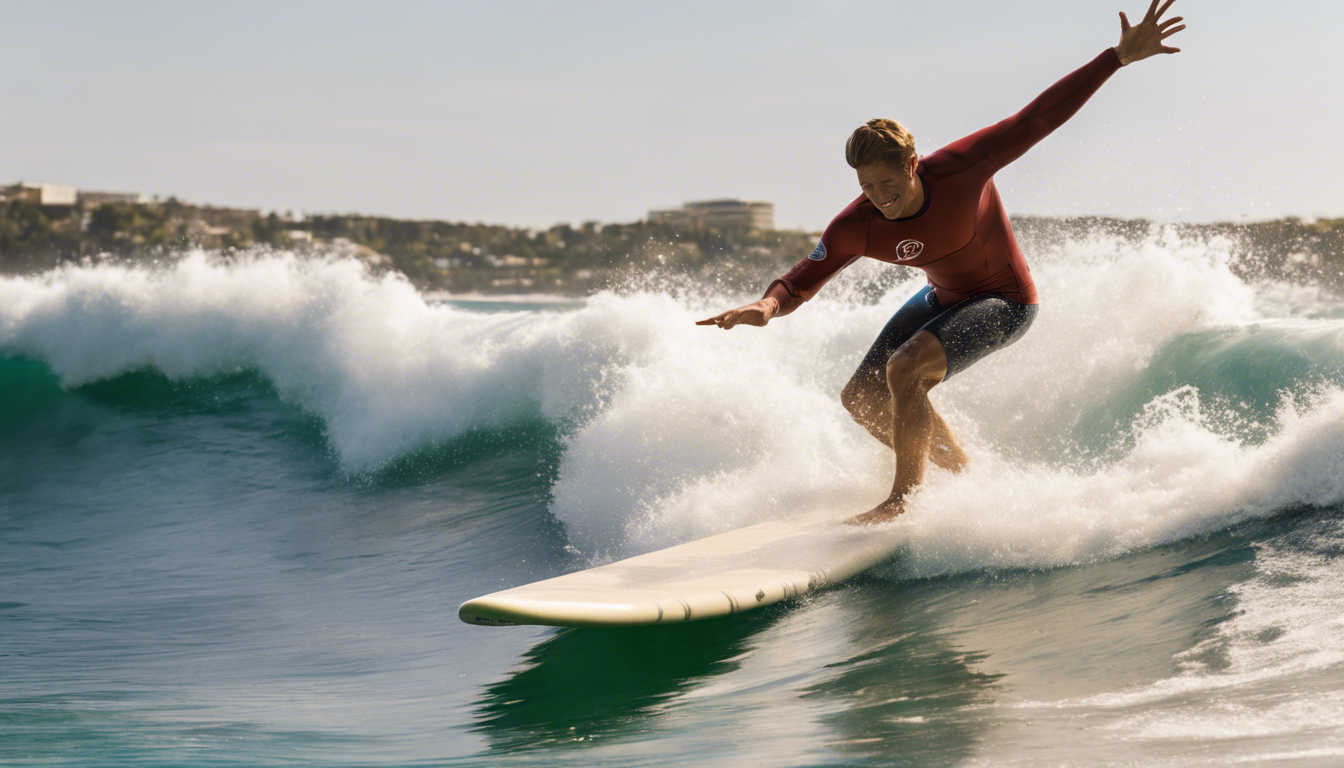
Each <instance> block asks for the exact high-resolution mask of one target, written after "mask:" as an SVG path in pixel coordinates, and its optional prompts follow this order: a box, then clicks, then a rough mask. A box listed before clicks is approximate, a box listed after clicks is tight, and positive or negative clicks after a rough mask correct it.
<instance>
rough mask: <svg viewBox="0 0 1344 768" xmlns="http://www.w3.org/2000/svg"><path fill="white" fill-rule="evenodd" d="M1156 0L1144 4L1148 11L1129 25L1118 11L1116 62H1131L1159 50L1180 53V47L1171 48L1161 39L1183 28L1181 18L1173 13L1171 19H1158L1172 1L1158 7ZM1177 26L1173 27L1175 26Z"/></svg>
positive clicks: (1153, 54)
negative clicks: (1134, 23) (1150, 3)
mask: <svg viewBox="0 0 1344 768" xmlns="http://www.w3.org/2000/svg"><path fill="white" fill-rule="evenodd" d="M1158 2H1159V0H1153V4H1152V5H1150V6H1148V13H1147V14H1145V15H1144V17H1143V21H1140V22H1139V23H1138V24H1136V25H1134V26H1132V27H1131V26H1130V25H1129V19H1128V18H1127V17H1126V16H1125V13H1124V11H1121V12H1120V44H1119V45H1117V46H1115V55H1116V58H1118V59H1120V63H1121V64H1122V65H1124V64H1132V63H1134V62H1136V61H1141V60H1143V59H1146V58H1148V57H1149V56H1156V55H1157V54H1159V53H1180V52H1181V49H1180V48H1171V47H1169V46H1166V45H1163V44H1162V41H1163V40H1165V39H1167V38H1168V37H1171V36H1172V35H1174V34H1176V33H1177V32H1180V31H1181V30H1182V29H1185V25H1184V24H1181V21H1183V19H1182V18H1181V17H1180V16H1177V17H1175V18H1172V19H1167V20H1166V21H1163V20H1162V14H1164V13H1166V12H1167V9H1168V8H1170V7H1171V4H1172V3H1174V2H1176V0H1167V1H1166V2H1165V3H1162V7H1161V8H1158V7H1157V4H1158ZM1178 24H1179V25H1180V26H1176V25H1178Z"/></svg>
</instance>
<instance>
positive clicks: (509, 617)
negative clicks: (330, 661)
mask: <svg viewBox="0 0 1344 768" xmlns="http://www.w3.org/2000/svg"><path fill="white" fill-rule="evenodd" d="M832 515H833V513H830V514H827V515H825V516H821V515H805V516H801V517H796V518H790V519H787V520H778V521H770V522H764V523H759V524H757V525H752V526H748V527H745V528H739V529H737V530H733V531H728V532H726V533H720V534H718V535H716V536H710V537H708V538H704V539H699V540H696V541H692V542H689V543H686V544H681V545H678V546H675V547H669V548H668V549H661V550H658V551H656V552H650V553H648V554H644V555H639V556H637V557H632V558H629V559H627V560H621V561H618V562H614V563H609V564H607V565H602V566H598V567H596V568H590V569H588V570H584V571H577V572H574V573H569V574H565V575H563V576H557V577H555V578H553V579H546V580H545V581H538V582H535V583H532V584H526V585H523V586H520V587H514V588H512V589H506V590H504V591H502V592H495V593H493V594H489V595H485V596H483V597H478V598H475V599H473V600H468V601H467V602H465V603H463V604H462V606H461V607H460V608H459V609H458V612H457V615H458V617H459V618H461V619H462V621H465V622H466V623H468V624H478V625H482V626H492V627H499V626H509V625H515V624H540V625H546V626H556V627H596V626H636V625H648V624H673V623H678V622H684V621H696V620H699V619H709V618H713V617H716V616H727V615H730V614H734V613H741V612H743V611H749V610H752V609H755V608H761V607H764V606H767V605H772V604H774V603H777V602H779V601H781V600H787V599H789V598H793V597H797V596H799V595H803V594H806V593H808V592H812V591H815V590H818V589H822V588H823V587H826V586H829V585H832V584H838V583H840V582H843V581H845V580H847V579H849V578H851V577H853V576H855V575H857V574H859V573H861V572H863V571H865V570H868V569H869V568H872V567H873V566H875V565H878V564H879V563H881V562H883V561H884V560H887V559H889V558H890V557H892V556H893V555H895V554H896V552H897V551H898V550H899V548H900V546H901V543H902V542H903V541H904V536H903V535H902V534H901V532H900V528H901V526H892V525H881V526H853V525H845V524H844V523H842V522H840V521H839V520H837V519H835V518H834V517H833V516H832Z"/></svg>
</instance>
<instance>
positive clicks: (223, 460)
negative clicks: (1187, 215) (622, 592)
mask: <svg viewBox="0 0 1344 768" xmlns="http://www.w3.org/2000/svg"><path fill="white" fill-rule="evenodd" d="M1024 245H1025V246H1027V252H1028V253H1029V254H1031V256H1032V264H1033V269H1034V273H1035V275H1036V277H1037V280H1038V283H1039V286H1040V289H1041V294H1042V297H1043V306H1042V310H1041V312H1040V315H1039V316H1038V318H1037V320H1036V324H1035V326H1034V327H1033V328H1032V330H1031V331H1030V333H1028V334H1027V335H1026V336H1025V337H1024V338H1023V340H1022V341H1021V342H1019V343H1018V344H1017V345H1015V346H1013V347H1011V348H1009V349H1007V350H1005V351H1003V352H1001V353H999V354H996V355H994V356H991V357H990V358H987V359H986V360H985V361H983V362H982V363H980V364H978V365H976V366H975V367H973V368H971V369H970V370H968V371H966V372H965V373H964V374H962V375H960V376H958V377H956V378H955V379H953V380H951V381H949V382H948V383H947V384H946V385H945V386H941V387H939V388H937V389H936V390H935V391H934V394H933V399H934V401H935V403H936V405H937V406H938V407H939V408H940V410H941V411H942V412H943V413H944V415H945V416H946V418H947V420H948V421H949V423H950V424H951V425H952V426H953V428H954V429H955V430H957V431H958V433H959V434H960V435H961V437H962V440H963V443H964V444H965V445H966V447H967V450H968V452H969V453H970V455H971V458H972V465H971V467H970V468H969V470H968V471H966V472H965V473H963V474H960V475H952V474H948V473H945V472H942V471H940V470H936V469H933V470H931V471H930V473H929V477H928V481H927V483H926V485H925V487H924V488H923V489H922V490H921V492H920V493H919V494H918V496H917V497H916V498H915V500H914V502H913V504H912V507H911V510H910V511H909V513H908V514H907V515H905V516H904V517H903V518H902V519H900V520H899V521H898V522H897V523H895V524H894V525H897V526H900V527H901V528H902V530H903V532H904V534H905V541H906V543H905V545H904V547H903V548H902V549H901V551H899V552H898V553H896V555H895V556H894V557H893V558H892V560H891V561H890V562H888V563H886V564H884V565H883V566H880V567H879V568H877V569H876V570H874V571H873V572H871V573H869V574H866V575H865V576H863V577H861V578H858V579H855V580H853V581H851V582H849V583H847V584H844V585H841V586H839V587H837V588H833V589H830V590H828V591H824V592H821V593H817V594H813V595H810V596H807V597H805V598H802V599H798V600H794V601H791V602H787V603H784V604H780V605H776V606H773V607H770V608H766V609H762V610H760V611H756V612H752V613H747V614H742V615H738V616H733V617H729V618H724V619H718V620H712V621H705V622H700V623H692V624H687V625H681V626H669V627H654V628H636V629H623V630H597V629H586V630H574V629H550V628H540V627H510V628H483V627H473V626H468V625H466V624H463V623H461V622H459V620H458V619H457V615H456V611H457V606H458V605H459V604H460V603H461V602H463V601H464V600H466V599H468V598H471V597H475V596H477V595H481V594H484V593H488V592H492V591H495V590H499V589H503V588H506V587H510V586H515V585H518V584H522V583H526V582H530V581H535V580H538V579H543V578H548V577H551V576H555V575H558V574H562V573H566V572H569V571H573V570H577V569H580V568H585V567H589V566H591V565H594V564H599V563H603V562H609V561H611V560H613V559H617V558H620V557H625V556H630V555H634V554H638V553H641V552H646V551H650V550H653V549H656V548H659V547H663V546H668V545H671V544H675V543H679V542H684V541H689V540H692V539H695V538H699V537H702V536H706V535H709V534H713V533H716V532H719V531H723V530H727V529H730V528H734V527H739V526H743V525H747V524H751V523H753V522H757V521H760V520H765V519H770V518H778V517H784V516H788V515H790V514H795V513H799V512H805V511H810V510H816V509H819V508H826V509H833V510H834V512H835V514H836V515H837V516H841V515H849V514H853V513H856V512H859V511H863V510H865V509H868V508H870V507H871V506H872V505H873V504H875V503H876V502H877V501H879V500H880V499H882V498H884V497H885V493H886V490H887V489H888V488H889V487H890V481H891V471H892V459H891V455H890V452H889V450H888V449H886V448H885V447H884V446H882V445H880V444H879V443H878V442H877V441H875V440H873V439H872V438H871V437H870V436H869V435H868V434H867V433H866V432H864V431H863V430H862V429H860V428H859V427H858V426H857V425H855V424H854V423H853V422H852V421H851V420H850V419H849V417H848V415H847V414H846V413H845V411H844V410H843V409H842V407H841V405H840V402H839V398H838V392H839V390H840V388H841V387H842V386H843V384H844V383H845V381H846V380H847V379H848V377H849V375H850V373H851V372H852V370H853V368H854V366H855V365H857V363H858V361H859V359H860V358H861V357H862V355H863V353H864V352H865V351H866V349H867V347H868V344H869V343H870V342H871V341H872V338H873V337H874V336H875V335H876V333H877V332H878V330H879V329H880V328H881V327H882V326H883V324H884V323H885V321H886V319H887V317H888V316H889V315H890V313H891V312H892V311H893V310H894V309H895V307H897V306H899V304H900V303H901V302H902V301H903V300H904V298H905V297H906V296H907V295H908V294H909V293H911V292H912V291H914V290H915V289H916V288H917V287H918V286H919V284H920V279H919V277H918V276H917V275H915V274H913V273H908V274H907V273H902V274H901V275H900V276H898V277H895V278H893V277H892V275H893V273H891V272H890V270H891V269H892V268H890V267H884V266H881V265H876V264H862V265H856V266H855V267H853V268H851V269H850V270H848V271H847V272H846V273H845V274H843V275H842V276H841V277H840V278H838V279H837V280H836V281H834V282H833V283H832V284H831V285H829V286H828V287H827V289H826V290H825V291H824V292H823V293H822V295H821V296H819V297H818V298H817V299H815V300H814V301H812V302H810V303H809V304H807V305H806V306H804V307H803V308H802V309H800V310H799V311H798V312H796V313H795V314H793V315H790V316H788V317H785V318H780V319H778V320H776V321H774V322H772V323H771V324H770V325H769V327H767V328H765V329H758V328H739V329H735V330H733V331H731V332H729V333H724V332H722V331H719V330H717V329H711V328H703V327H697V326H695V325H694V324H693V321H694V320H696V319H700V318H702V317H705V316H708V315H709V314H713V313H715V312H717V311H720V310H722V309H725V308H727V307H729V306H735V305H736V304H737V303H739V302H740V301H742V300H743V299H747V298H751V296H749V295H745V294H739V293H734V292H724V291H721V290H719V289H716V288H714V287H713V286H712V285H711V286H706V287H700V286H694V285H687V284H686V283H685V282H682V283H680V284H678V283H675V282H673V283H670V284H672V285H679V288H678V290H675V291H673V292H671V293H669V292H667V291H665V290H661V289H659V288H657V287H651V286H657V285H658V283H657V282H656V281H654V280H648V281H644V283H642V284H641V285H643V287H638V286H632V287H629V288H627V289H623V290H616V291H610V292H606V293H601V294H597V295H595V296H591V297H589V298H587V299H585V300H582V301H573V302H550V303H533V304H529V303H525V302H522V303H520V302H511V303H488V302H479V301H477V302H473V301H427V300H425V298H424V297H422V296H420V295H419V294H417V293H416V292H415V290H413V289H412V288H411V287H410V286H409V285H408V284H407V283H405V282H404V281H403V280H401V279H398V278H396V277H391V276H379V275H374V274H371V273H370V272H369V271H367V270H366V269H365V267H364V266H363V265H362V264H360V263H359V262H356V261H353V260H349V259H340V258H330V259H314V258H300V257H298V256H295V255H293V254H286V253H276V252H268V253H255V254H251V255H243V256H238V255H233V256H227V257H226V256H221V255H219V254H210V253H201V252H194V253H186V254H182V255H181V256H180V257H179V258H175V259H172V260H170V261H168V262H166V263H163V264H161V265H159V266H156V267H153V268H130V267H126V266H119V265H112V264H83V265H72V266H68V267H66V268H63V269H61V270H58V271H55V272H50V273H46V274H43V275H39V276H29V277H4V278H0V765H4V766H64V765H72V766H74V765H78V766H131V765H137V766H140V765H144V766H170V765H171V766H178V765H184V766H187V765H203V766H235V765H236V766H270V765H296V766H297V765H303V766H307V765H318V766H323V765H333V766H336V765H369V766H375V765H378V766H381V765H445V766H478V765H479V766H493V765H504V766H508V765H519V766H527V765H535V766H655V765H657V766H663V765H669V766H676V765H685V766H700V765H706V766H739V765H741V766H886V765H907V766H1039V765H1157V766H1164V765H1165V766H1192V765H1193V766H1200V765H1210V766H1211V765H1225V764H1228V763H1230V762H1245V763H1251V764H1265V765H1321V766H1333V765H1340V764H1344V303H1341V302H1339V301H1338V300H1336V299H1332V298H1331V297H1330V296H1328V295H1326V294H1324V293H1322V292H1321V291H1319V290H1317V289H1315V288H1313V287H1312V286H1309V285H1294V284H1287V283H1282V282H1275V281H1272V280H1265V281H1252V280H1247V279H1244V278H1242V277H1238V276H1237V272H1236V271H1235V270H1234V269H1232V265H1231V263H1230V260H1231V257H1230V256H1229V253H1230V248H1229V247H1228V244H1227V243H1224V242H1220V241H1211V240H1191V239H1183V238H1182V237H1181V236H1180V235H1178V234H1176V233H1173V232H1171V231H1166V230H1162V229H1160V228H1155V229H1154V230H1153V231H1152V232H1151V233H1150V234H1149V235H1148V236H1147V237H1144V238H1139V239H1137V240H1133V239H1131V240H1121V239H1116V238H1113V237H1108V236H1105V235H1091V236H1089V235H1085V234H1084V235H1079V236H1078V237H1076V238H1073V239H1070V240H1068V241H1067V242H1065V243H1063V244H1055V245H1049V246H1044V245H1043V246H1041V247H1035V248H1033V247H1032V245H1031V244H1030V243H1024ZM1290 256H1291V254H1290V253H1285V254H1283V257H1284V258H1289V257H1290Z"/></svg>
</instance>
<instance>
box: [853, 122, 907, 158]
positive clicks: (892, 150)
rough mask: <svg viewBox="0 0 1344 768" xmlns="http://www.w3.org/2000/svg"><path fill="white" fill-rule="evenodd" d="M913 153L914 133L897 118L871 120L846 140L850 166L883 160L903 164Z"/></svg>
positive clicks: (856, 129)
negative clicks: (896, 119)
mask: <svg viewBox="0 0 1344 768" xmlns="http://www.w3.org/2000/svg"><path fill="white" fill-rule="evenodd" d="M914 156H915V137H914V135H912V134H911V133H910V132H909V131H907V130H905V126H903V125H901V124H900V123H898V122H896V121H895V120H886V119H883V118H877V119H875V120H869V121H868V122H866V123H864V124H863V125H860V126H859V127H858V128H855V129H854V132H853V133H851V134H850V135H849V141H847V142H845V161H846V162H848V163H849V167H851V168H862V167H863V166H865V165H871V164H873V163H881V162H889V163H895V164H897V165H904V164H905V163H907V162H909V160H910V158H912V157H914Z"/></svg>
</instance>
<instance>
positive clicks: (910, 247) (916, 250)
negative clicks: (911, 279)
mask: <svg viewBox="0 0 1344 768" xmlns="http://www.w3.org/2000/svg"><path fill="white" fill-rule="evenodd" d="M923 252H924V244H923V243H921V242H919V241H918V240H902V241H901V242H899V243H897V244H896V260H897V261H909V260H911V259H913V258H915V257H916V256H918V255H919V254H921V253H923Z"/></svg>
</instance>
